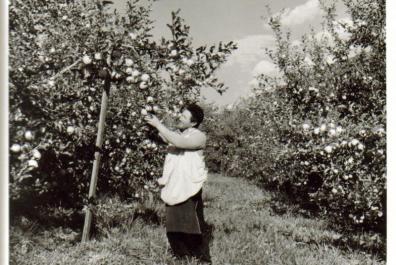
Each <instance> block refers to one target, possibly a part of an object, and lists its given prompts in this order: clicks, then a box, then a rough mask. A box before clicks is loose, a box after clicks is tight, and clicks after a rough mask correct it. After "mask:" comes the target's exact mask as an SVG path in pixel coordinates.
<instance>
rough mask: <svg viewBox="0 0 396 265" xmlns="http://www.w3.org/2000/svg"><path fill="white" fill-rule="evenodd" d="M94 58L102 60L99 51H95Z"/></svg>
mask: <svg viewBox="0 0 396 265" xmlns="http://www.w3.org/2000/svg"><path fill="white" fill-rule="evenodd" d="M94 58H95V60H98V61H99V60H102V54H101V53H100V52H97V53H95V56H94Z"/></svg>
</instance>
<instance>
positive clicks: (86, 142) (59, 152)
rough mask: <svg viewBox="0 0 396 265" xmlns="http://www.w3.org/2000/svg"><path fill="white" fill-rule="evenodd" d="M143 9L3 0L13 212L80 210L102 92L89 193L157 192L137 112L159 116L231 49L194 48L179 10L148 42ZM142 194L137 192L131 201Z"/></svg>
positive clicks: (151, 143)
mask: <svg viewBox="0 0 396 265" xmlns="http://www.w3.org/2000/svg"><path fill="white" fill-rule="evenodd" d="M149 15H150V6H145V5H143V4H141V3H140V2H139V1H137V0H135V1H133V2H129V3H128V9H127V11H126V14H125V16H120V15H119V14H118V13H117V12H116V11H114V12H110V10H109V1H103V2H101V1H76V2H75V1H53V0H50V1H11V3H10V5H9V18H10V23H9V32H10V33H9V34H10V43H11V44H12V45H10V52H9V57H10V59H9V62H10V66H9V82H10V83H9V100H10V104H9V105H10V117H9V120H10V196H11V202H12V206H13V207H12V210H13V211H17V210H22V211H25V212H26V211H29V210H30V212H31V213H34V212H35V206H36V205H41V206H42V205H47V204H49V205H52V206H59V205H61V206H62V207H66V208H70V207H71V208H81V207H82V205H83V204H86V203H87V202H86V201H85V202H84V200H86V196H87V194H88V185H89V178H90V174H91V170H92V161H93V155H94V152H95V151H97V149H96V147H95V138H96V133H97V125H98V124H97V122H98V117H99V112H100V105H101V97H102V94H104V93H107V95H109V96H110V100H109V102H108V113H107V117H106V127H105V135H104V144H103V146H102V150H99V151H101V152H102V158H101V166H100V171H99V172H100V176H99V182H98V189H99V191H100V192H102V193H107V192H113V193H117V194H118V195H119V196H121V198H126V197H137V196H135V195H136V194H141V192H142V191H144V192H145V193H149V192H153V191H155V190H156V189H157V187H156V184H155V180H154V179H155V178H156V177H158V176H159V175H160V174H161V165H162V158H163V152H162V147H161V145H160V144H159V143H158V142H156V137H155V135H154V134H153V131H152V129H151V128H149V127H148V126H147V125H146V124H145V123H144V121H143V119H142V118H143V116H144V115H146V114H147V113H150V112H153V113H156V114H158V115H159V116H161V117H162V118H163V119H165V120H171V119H172V117H173V118H174V117H176V116H177V112H178V110H179V108H180V106H181V105H182V104H184V103H186V102H194V101H196V100H197V99H198V97H199V91H200V87H201V86H207V87H212V88H214V89H216V90H217V91H219V92H220V93H221V92H223V91H224V90H225V88H224V86H223V84H222V83H221V82H219V81H218V80H217V79H216V78H215V77H214V73H215V71H216V69H218V67H219V66H220V65H221V64H222V63H224V62H225V60H226V58H227V56H228V55H229V54H230V53H231V51H232V50H233V49H235V48H236V46H235V44H234V43H232V42H230V43H227V44H223V43H221V42H220V43H219V44H218V45H213V46H210V47H207V46H203V47H198V48H196V49H195V48H193V47H192V43H191V37H190V35H189V27H188V26H186V25H184V22H183V20H182V19H181V18H180V16H179V13H178V12H174V13H172V22H171V23H170V24H169V25H168V27H169V28H170V30H171V32H172V37H171V39H169V40H168V39H165V38H161V39H160V40H159V41H155V40H153V37H152V36H151V34H150V30H151V29H152V21H151V20H150V16H149ZM139 196H141V195H139Z"/></svg>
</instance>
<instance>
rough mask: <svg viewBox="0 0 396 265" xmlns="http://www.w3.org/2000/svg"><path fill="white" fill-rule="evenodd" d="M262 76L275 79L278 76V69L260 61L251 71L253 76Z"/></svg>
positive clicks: (268, 62) (271, 64)
mask: <svg viewBox="0 0 396 265" xmlns="http://www.w3.org/2000/svg"><path fill="white" fill-rule="evenodd" d="M260 74H264V75H267V76H270V77H276V76H278V75H279V68H278V67H277V66H276V65H275V64H274V63H272V62H270V61H267V60H262V61H261V62H259V63H258V64H257V65H256V66H255V67H254V69H253V76H257V75H260Z"/></svg>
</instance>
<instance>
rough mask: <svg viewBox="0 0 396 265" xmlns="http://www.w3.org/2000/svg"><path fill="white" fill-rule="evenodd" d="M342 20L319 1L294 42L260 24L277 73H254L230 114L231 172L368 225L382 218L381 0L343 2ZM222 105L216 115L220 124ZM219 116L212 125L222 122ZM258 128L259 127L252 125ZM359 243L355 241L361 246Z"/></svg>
mask: <svg viewBox="0 0 396 265" xmlns="http://www.w3.org/2000/svg"><path fill="white" fill-rule="evenodd" d="M344 3H345V5H346V7H347V11H348V13H349V16H350V19H337V18H336V16H335V12H334V11H335V9H334V7H333V6H327V7H326V6H323V9H324V10H325V11H326V14H327V15H326V17H325V18H326V19H325V23H324V24H323V31H322V32H319V33H318V32H312V33H311V34H308V35H305V36H304V37H303V38H302V40H301V44H295V42H292V41H291V40H290V33H287V32H286V33H284V32H283V30H282V27H281V24H280V22H279V21H280V19H279V17H272V18H271V19H270V25H271V27H272V29H273V31H274V34H275V37H276V48H275V50H273V51H269V55H270V57H271V59H272V60H273V61H274V63H275V64H276V65H277V66H278V68H279V70H280V73H281V75H280V76H279V77H269V76H265V75H261V76H258V77H257V80H258V83H259V85H258V86H257V87H256V89H255V97H254V98H250V99H248V100H247V102H245V103H244V105H243V106H242V105H241V106H240V107H241V109H239V110H236V112H235V114H233V115H236V116H238V118H235V119H233V120H235V121H238V122H241V127H243V126H245V125H247V127H248V128H247V129H244V130H243V132H239V131H238V130H236V131H235V133H234V134H233V135H232V136H233V137H234V138H237V139H240V141H241V142H240V146H241V147H242V148H235V149H234V150H233V151H232V152H234V154H233V156H228V157H227V159H232V160H233V161H234V163H238V166H237V167H235V168H236V169H235V170H231V171H230V172H231V173H232V175H234V176H241V177H247V178H251V179H255V180H257V181H259V182H261V183H264V184H265V185H267V187H273V188H277V189H278V190H282V191H285V192H286V193H287V194H288V195H289V197H290V198H292V199H293V200H294V201H296V202H298V203H300V204H301V205H302V206H303V207H305V208H308V209H311V210H313V209H315V210H316V211H319V212H321V213H322V214H324V215H326V216H329V217H332V218H333V220H335V221H336V222H335V223H338V224H342V225H343V226H345V225H347V226H345V228H347V227H355V228H359V229H360V228H361V229H364V230H370V231H376V232H380V234H382V238H380V237H379V236H378V234H376V235H374V236H373V238H372V239H370V240H371V242H370V244H371V243H373V242H374V243H375V244H379V245H381V244H383V243H384V242H383V240H384V235H385V220H386V205H385V202H386V112H385V110H386V105H385V104H386V103H385V100H386V76H385V59H386V54H385V48H386V43H385V1H383V0H377V1H367V0H355V1H344ZM227 116H228V114H227V111H225V112H224V113H223V116H222V118H221V119H220V120H222V121H223V120H225V117H227ZM224 123H226V122H222V124H221V125H219V126H225V125H224ZM258 128H262V129H258ZM366 243H367V242H363V243H362V244H366Z"/></svg>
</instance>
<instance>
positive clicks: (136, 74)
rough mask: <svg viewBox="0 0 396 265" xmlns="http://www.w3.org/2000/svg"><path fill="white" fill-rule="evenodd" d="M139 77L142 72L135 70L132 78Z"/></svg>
mask: <svg viewBox="0 0 396 265" xmlns="http://www.w3.org/2000/svg"><path fill="white" fill-rule="evenodd" d="M139 75H140V72H139V71H138V70H134V71H133V72H132V76H134V77H136V76H139Z"/></svg>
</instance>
